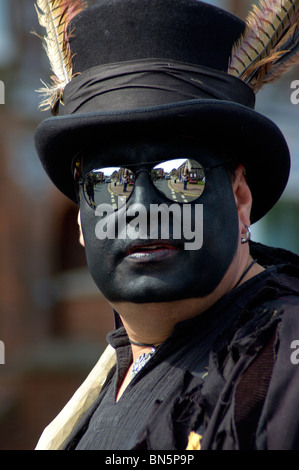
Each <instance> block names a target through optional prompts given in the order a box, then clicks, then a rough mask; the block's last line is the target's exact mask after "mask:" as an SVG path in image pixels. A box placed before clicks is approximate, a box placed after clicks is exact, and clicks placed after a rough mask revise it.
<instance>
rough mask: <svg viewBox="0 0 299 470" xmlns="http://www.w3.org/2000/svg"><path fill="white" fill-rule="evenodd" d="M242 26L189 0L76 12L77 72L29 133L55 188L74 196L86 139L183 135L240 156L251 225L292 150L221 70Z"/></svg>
mask: <svg viewBox="0 0 299 470" xmlns="http://www.w3.org/2000/svg"><path fill="white" fill-rule="evenodd" d="M244 29H245V23H244V22H242V21H241V20H239V19H238V18H236V17H235V16H233V15H231V14H229V13H227V12H225V11H223V10H221V9H219V8H216V7H214V6H211V5H208V4H205V3H202V2H199V1H197V0H101V1H100V2H99V4H98V5H96V6H95V7H93V8H87V9H85V10H83V11H82V12H81V13H79V14H78V15H77V16H76V17H75V19H74V20H73V22H72V24H71V26H70V30H71V32H72V34H71V37H70V48H71V53H72V55H73V57H74V58H73V65H74V70H73V72H74V77H75V78H73V79H72V80H71V81H70V82H69V83H68V84H67V85H66V87H65V89H64V93H63V100H62V104H60V105H59V110H58V114H59V116H56V117H51V118H48V119H46V120H45V121H43V122H42V123H41V124H40V125H39V127H38V129H37V131H36V135H35V142H36V148H37V152H38V155H39V157H40V160H41V162H42V163H43V165H44V167H45V169H46V171H47V173H48V175H49V176H50V178H51V179H52V181H53V182H54V183H55V185H56V186H57V187H58V188H59V189H60V190H61V191H62V192H63V193H64V194H65V195H67V196H68V197H69V198H71V199H72V200H76V197H75V192H74V185H73V174H72V171H71V164H72V160H73V159H74V157H75V156H76V155H77V154H78V152H80V151H81V150H82V149H84V147H86V145H87V144H91V143H92V144H94V145H95V146H101V141H102V140H104V139H109V138H112V141H113V142H114V141H115V140H116V139H117V138H118V137H121V136H133V137H134V136H138V137H139V136H149V137H152V136H156V135H161V134H162V135H167V136H170V137H171V136H176V135H177V134H178V133H181V134H185V135H186V134H187V135H194V136H196V137H197V138H198V140H199V141H200V142H202V145H204V146H205V147H206V146H209V145H211V146H212V145H214V142H215V141H217V142H218V143H220V144H221V146H222V148H223V149H225V150H226V151H227V154H228V155H229V156H234V157H236V158H238V160H240V161H241V162H243V163H244V164H245V167H246V173H247V178H248V183H249V186H250V189H251V192H252V196H253V207H252V222H255V221H257V220H258V219H260V218H261V217H262V216H264V215H265V214H266V213H267V212H268V211H269V210H270V209H271V208H272V207H273V205H274V204H275V203H276V202H277V200H278V199H279V198H280V196H281V194H282V192H283V190H284V188H285V186H286V183H287V180H288V176H289V167H290V157H289V151H288V147H287V144H286V142H285V139H284V137H283V135H282V134H281V132H280V130H279V129H278V128H277V126H276V125H275V124H274V123H273V122H272V121H270V120H269V119H267V118H265V117H264V116H262V115H261V114H259V113H257V112H256V111H255V110H254V104H255V96H254V93H253V91H252V90H251V88H250V87H249V86H247V85H246V84H245V83H244V82H243V81H241V80H239V79H238V78H235V77H233V76H231V75H228V74H227V73H226V71H227V68H228V63H229V57H230V54H231V50H232V47H233V44H234V43H235V42H236V41H237V40H238V38H239V37H240V36H241V34H242V33H243V32H244Z"/></svg>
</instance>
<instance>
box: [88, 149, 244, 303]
mask: <svg viewBox="0 0 299 470" xmlns="http://www.w3.org/2000/svg"><path fill="white" fill-rule="evenodd" d="M173 159H182V160H184V161H186V160H188V161H189V162H190V161H191V162H192V161H193V162H199V163H200V167H201V168H204V169H205V174H204V177H203V176H202V175H201V177H200V181H198V180H196V181H195V180H194V178H193V181H192V178H191V177H190V175H191V174H192V173H191V170H192V168H191V167H190V164H189V175H188V176H189V181H188V183H187V184H188V186H189V188H188V186H187V189H185V190H184V188H183V184H184V183H183V181H179V176H180V175H179V174H178V173H175V172H172V173H171V172H170V173H169V174H168V175H167V174H164V180H165V181H164V183H165V184H164V187H165V188H166V184H167V186H168V188H169V189H170V190H172V189H173V192H172V194H177V195H179V194H180V193H182V194H184V191H185V194H187V195H188V194H189V193H188V191H189V192H190V191H191V190H194V188H195V191H196V187H195V185H198V187H199V186H200V185H201V186H202V185H204V191H203V192H202V194H201V195H200V197H199V193H197V196H196V197H193V200H192V202H188V203H187V204H182V203H180V202H176V201H175V200H171V197H170V196H169V197H168V194H167V192H166V190H164V189H163V191H160V190H159V186H157V187H156V186H155V184H154V182H153V178H151V176H150V175H151V169H152V168H153V167H155V166H156V168H157V162H163V161H165V160H173ZM83 162H84V163H83V176H84V175H88V174H89V175H96V176H97V177H99V175H100V173H101V172H100V171H92V170H100V169H101V168H108V167H115V168H117V167H118V168H120V166H123V167H124V168H129V169H130V168H131V169H132V173H131V174H134V186H133V190H132V188H131V192H130V197H129V198H127V199H126V204H125V205H123V206H121V207H120V208H119V210H116V211H115V210H114V208H115V204H116V205H117V195H122V194H121V192H122V190H123V187H122V186H121V185H122V184H123V182H121V181H120V178H119V176H120V174H119V173H117V174H116V173H113V172H112V173H111V174H109V176H112V179H111V178H109V179H110V181H109V180H107V178H105V177H106V175H105V171H106V170H105V171H104V174H103V175H102V176H103V182H101V183H100V184H101V185H102V186H100V185H96V186H95V191H94V193H95V192H96V191H97V190H101V191H102V193H103V197H102V196H101V197H100V198H99V197H98V196H97V198H96V203H97V205H98V204H99V202H100V201H101V204H106V205H105V206H104V205H100V206H98V208H97V210H95V209H94V208H92V199H93V196H90V195H89V196H87V197H86V194H85V197H84V195H83V191H82V190H81V191H80V209H81V221H82V229H83V235H84V239H85V246H86V256H87V262H88V266H89V270H90V272H91V275H92V277H93V279H94V281H95V283H96V284H97V286H98V287H99V289H100V290H101V291H102V293H103V294H104V296H105V297H106V298H107V299H108V300H109V301H111V302H121V301H125V302H135V303H148V302H164V301H173V300H179V299H185V298H191V297H204V296H206V295H208V294H209V293H211V292H212V291H213V290H214V289H215V288H216V287H217V285H218V284H219V282H220V281H221V280H222V278H223V276H224V274H225V273H226V271H227V269H228V267H229V266H230V264H231V262H232V260H233V257H234V254H235V251H236V247H237V241H238V216H237V209H236V204H235V199H234V196H233V192H232V185H231V179H230V177H229V175H228V173H227V170H226V169H225V167H224V166H223V160H222V159H220V158H219V157H217V156H216V155H213V154H212V153H211V152H209V153H208V152H207V151H204V150H203V149H201V148H200V145H199V144H196V143H190V142H185V141H183V140H179V141H178V142H175V143H173V142H168V141H163V142H161V141H157V142H151V143H148V142H146V141H141V142H133V143H130V142H124V143H123V144H118V145H107V146H105V147H104V148H102V149H101V150H100V151H97V152H95V151H88V152H86V154H85V155H84V156H83ZM136 164H139V166H138V165H137V166H136ZM158 166H159V165H158ZM191 166H192V165H191ZM90 172H91V173H90ZM187 173H188V172H187ZM102 176H101V177H102ZM122 176H123V175H122ZM183 176H184V175H183V174H181V178H182V179H183ZM122 179H123V178H122ZM86 181H87V180H86V179H85V186H86V188H87V186H88V185H87V184H86ZM161 184H162V183H161ZM179 184H180V186H179ZM192 185H194V186H192ZM86 188H85V189H86ZM103 188H104V189H103ZM120 188H122V189H120ZM160 188H162V186H161V187H160ZM86 192H87V189H86ZM104 194H105V195H104ZM176 199H177V200H178V198H176ZM189 201H191V200H189ZM161 205H163V206H161ZM163 207H164V212H163V214H164V216H166V218H163V217H164V216H159V213H160V209H162V208H163ZM165 230H166V232H165ZM100 238H101V239H100Z"/></svg>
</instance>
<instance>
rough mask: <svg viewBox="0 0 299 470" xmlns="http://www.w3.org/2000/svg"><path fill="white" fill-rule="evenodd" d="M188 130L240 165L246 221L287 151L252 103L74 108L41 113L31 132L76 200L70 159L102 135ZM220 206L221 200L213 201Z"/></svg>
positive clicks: (279, 173)
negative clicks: (247, 194) (247, 203)
mask: <svg viewBox="0 0 299 470" xmlns="http://www.w3.org/2000/svg"><path fill="white" fill-rule="evenodd" d="M178 135H182V136H194V137H195V138H196V139H197V141H198V143H199V145H202V146H203V147H205V148H209V147H210V148H215V143H216V144H217V146H218V148H221V149H223V150H224V151H226V154H227V156H228V157H234V158H236V159H237V160H238V161H239V162H241V163H243V164H244V165H245V168H246V177H247V181H248V185H249V187H250V190H251V193H252V199H253V205H252V211H251V222H252V223H254V222H256V221H258V220H259V219H261V218H262V217H263V216H264V215H265V214H266V213H267V212H268V211H269V210H270V209H271V208H272V207H273V206H274V205H275V204H276V202H277V201H278V200H279V198H280V196H281V194H282V193H283V191H284V189H285V186H286V184H287V181H288V177H289V172H290V155H289V149H288V146H287V143H286V141H285V139H284V137H283V135H282V133H281V131H280V130H279V128H278V127H277V126H276V125H275V124H274V123H273V122H272V121H271V120H269V119H268V118H266V117H264V116H263V115H261V114H259V113H258V112H256V111H255V110H253V109H250V108H248V107H246V106H244V105H241V104H237V103H233V102H230V101H219V100H210V99H209V100H205V99H198V100H191V101H184V102H179V103H172V104H169V105H160V106H154V107H148V108H143V109H135V110H134V109H133V110H132V109H131V110H128V111H126V110H122V111H110V112H109V111H108V112H107V111H106V112H89V113H77V114H73V115H67V116H57V117H53V118H48V119H45V120H44V121H43V122H42V123H41V124H40V125H39V126H38V128H37V130H36V133H35V145H36V149H37V153H38V155H39V158H40V160H41V162H42V164H43V166H44V168H45V170H46V172H47V174H48V175H49V177H50V179H51V180H52V181H53V183H54V184H55V185H56V186H57V188H58V189H59V190H60V191H61V192H62V193H63V194H65V195H66V196H67V197H69V198H70V199H71V200H73V201H75V202H76V194H75V189H74V181H73V174H72V161H73V159H74V157H75V156H76V155H78V154H79V153H80V152H82V151H83V150H84V148H86V146H87V145H93V146H94V147H96V146H99V148H100V147H101V142H102V141H103V140H104V139H105V140H106V141H107V139H108V140H109V139H110V140H111V142H115V141H116V140H119V142H121V139H123V138H132V137H133V138H135V139H136V138H138V139H139V138H147V137H150V138H153V137H157V136H160V137H165V138H167V137H168V138H171V137H177V136H178ZM219 210H221V201H219Z"/></svg>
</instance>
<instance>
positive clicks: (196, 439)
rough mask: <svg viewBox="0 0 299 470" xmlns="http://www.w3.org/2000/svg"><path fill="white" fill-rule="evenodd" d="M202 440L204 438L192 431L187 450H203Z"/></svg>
mask: <svg viewBox="0 0 299 470" xmlns="http://www.w3.org/2000/svg"><path fill="white" fill-rule="evenodd" d="M201 440H202V436H200V435H199V434H196V432H194V431H192V432H191V433H190V434H189V441H188V445H187V447H186V450H201Z"/></svg>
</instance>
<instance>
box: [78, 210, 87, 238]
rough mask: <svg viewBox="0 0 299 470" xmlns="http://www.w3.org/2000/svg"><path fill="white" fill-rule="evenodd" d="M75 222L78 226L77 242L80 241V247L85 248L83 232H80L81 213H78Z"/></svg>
mask: <svg viewBox="0 0 299 470" xmlns="http://www.w3.org/2000/svg"><path fill="white" fill-rule="evenodd" d="M77 222H78V225H79V241H80V243H81V245H82V246H85V243H84V238H83V232H82V225H81V213H80V211H79V212H78V218H77Z"/></svg>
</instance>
